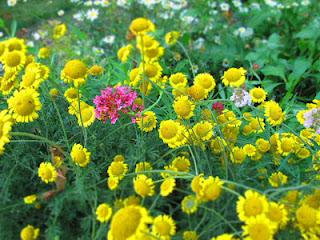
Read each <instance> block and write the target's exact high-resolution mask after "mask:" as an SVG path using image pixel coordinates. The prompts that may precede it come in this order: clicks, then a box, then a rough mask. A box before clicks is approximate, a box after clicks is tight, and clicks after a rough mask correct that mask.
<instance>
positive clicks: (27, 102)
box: [14, 95, 35, 116]
mask: <svg viewBox="0 0 320 240" xmlns="http://www.w3.org/2000/svg"><path fill="white" fill-rule="evenodd" d="M34 109H35V104H34V100H33V98H32V97H31V96H29V95H23V96H21V97H20V98H18V99H17V100H16V101H15V106H14V110H15V112H16V113H18V114H19V115H22V116H27V115H30V114H31V113H32V112H33V111H34Z"/></svg>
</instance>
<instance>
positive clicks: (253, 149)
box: [243, 144, 257, 157]
mask: <svg viewBox="0 0 320 240" xmlns="http://www.w3.org/2000/svg"><path fill="white" fill-rule="evenodd" d="M243 150H244V152H245V153H246V155H247V156H249V157H253V156H254V155H255V154H256V152H257V149H256V147H255V146H253V145H252V144H246V145H244V146H243Z"/></svg>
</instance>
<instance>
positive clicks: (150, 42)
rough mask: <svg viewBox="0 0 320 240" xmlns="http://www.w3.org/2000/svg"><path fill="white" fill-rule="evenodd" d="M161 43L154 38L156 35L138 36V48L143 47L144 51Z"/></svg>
mask: <svg viewBox="0 0 320 240" xmlns="http://www.w3.org/2000/svg"><path fill="white" fill-rule="evenodd" d="M159 45H160V43H159V42H158V41H157V40H155V39H154V37H152V36H149V35H140V36H139V37H138V38H137V48H139V49H140V50H141V51H142V49H143V50H144V51H146V50H148V49H155V48H157V47H158V46H159Z"/></svg>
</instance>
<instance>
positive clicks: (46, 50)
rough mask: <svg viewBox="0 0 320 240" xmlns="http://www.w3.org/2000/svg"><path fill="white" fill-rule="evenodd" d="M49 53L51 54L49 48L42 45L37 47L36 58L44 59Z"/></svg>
mask: <svg viewBox="0 0 320 240" xmlns="http://www.w3.org/2000/svg"><path fill="white" fill-rule="evenodd" d="M50 54H51V50H50V48H47V47H42V48H40V49H39V52H38V58H43V59H46V58H49V57H50Z"/></svg>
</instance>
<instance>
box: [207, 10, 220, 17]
mask: <svg viewBox="0 0 320 240" xmlns="http://www.w3.org/2000/svg"><path fill="white" fill-rule="evenodd" d="M209 14H210V15H212V16H214V15H217V14H218V10H215V9H214V10H210V11H209Z"/></svg>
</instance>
